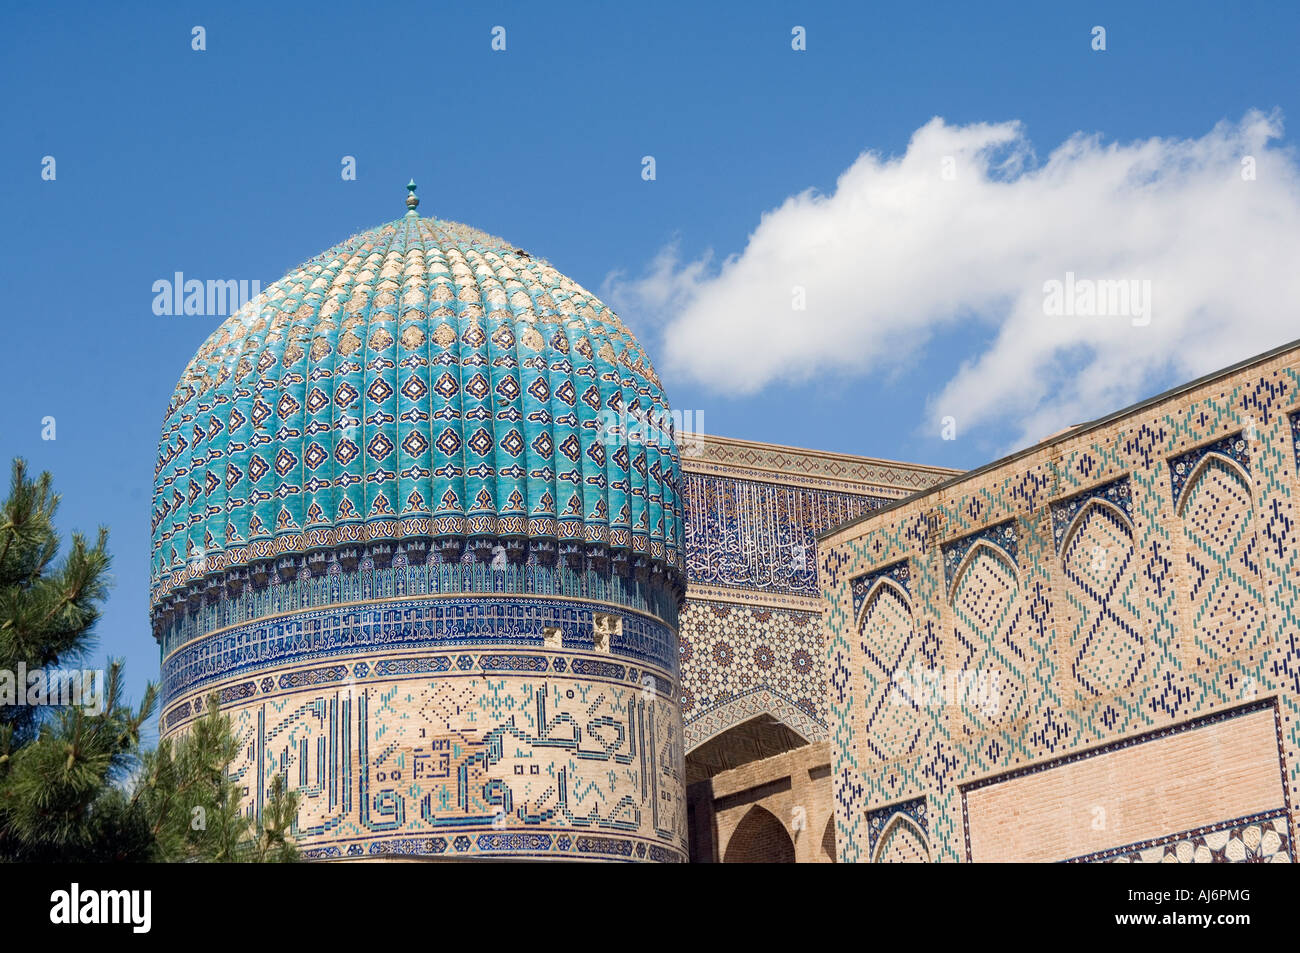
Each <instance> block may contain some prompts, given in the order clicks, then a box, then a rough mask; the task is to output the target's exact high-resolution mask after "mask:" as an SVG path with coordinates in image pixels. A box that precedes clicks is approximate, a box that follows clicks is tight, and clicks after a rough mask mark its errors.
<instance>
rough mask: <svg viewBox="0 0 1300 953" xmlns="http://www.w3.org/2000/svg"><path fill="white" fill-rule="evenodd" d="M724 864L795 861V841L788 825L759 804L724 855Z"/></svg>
mask: <svg viewBox="0 0 1300 953" xmlns="http://www.w3.org/2000/svg"><path fill="white" fill-rule="evenodd" d="M722 862H723V863H724V864H793V863H794V841H792V840H791V839H790V835H789V834H788V833H787V832H786V829H785V826H784V825H783V824H782V823H781V822H780V821H779V820H777V818H776V815H774V814H773V813H772V812H771V811H769V810H767V808H765V807H761V806H759V805H757V804H755V805H754V806H753V807H751V808H750V809H749V811H748V813H746V814H745V816H744V817H743V818H741V821H740V823H739V824H737V825H736V829H735V831H733V832H732V835H731V838H730V840H728V841H727V850H726V853H725V854H723V858H722Z"/></svg>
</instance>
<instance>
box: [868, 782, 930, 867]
mask: <svg viewBox="0 0 1300 953" xmlns="http://www.w3.org/2000/svg"><path fill="white" fill-rule="evenodd" d="M927 824H928V820H927V818H926V801H925V798H923V797H922V798H915V799H913V800H911V801H905V802H903V803H902V804H894V805H891V806H889V807H884V808H879V809H877V810H874V811H871V812H870V813H869V814H868V815H867V827H868V830H869V832H870V837H871V844H872V848H871V858H872V862H873V863H877V864H924V863H929V860H930V845H929V841H928V839H927V835H926V829H927Z"/></svg>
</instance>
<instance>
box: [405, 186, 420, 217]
mask: <svg viewBox="0 0 1300 953" xmlns="http://www.w3.org/2000/svg"><path fill="white" fill-rule="evenodd" d="M406 193H407V194H406V217H407V218H419V217H420V213H419V212H417V211H416V208H418V207H419V205H420V197H419V196H418V195H416V194H415V179H412V180H411V181H410V182H408V183H406Z"/></svg>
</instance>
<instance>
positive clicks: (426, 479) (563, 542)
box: [152, 215, 812, 608]
mask: <svg viewBox="0 0 1300 953" xmlns="http://www.w3.org/2000/svg"><path fill="white" fill-rule="evenodd" d="M666 410H667V404H666V401H665V398H664V395H663V391H662V386H661V384H660V381H659V378H658V377H657V375H656V374H655V372H654V369H653V367H652V366H651V365H650V363H649V361H648V359H647V357H646V355H645V352H644V351H643V350H642V349H641V347H640V345H639V344H638V343H637V342H636V340H635V338H634V337H633V336H632V335H631V333H630V332H629V331H628V330H627V328H626V327H625V326H624V325H623V323H622V321H621V320H620V319H619V318H618V317H617V316H616V315H615V314H614V313H613V312H612V311H610V310H609V309H608V308H607V307H606V306H605V305H604V304H602V303H601V302H600V301H599V300H598V299H597V298H596V297H595V296H594V295H592V294H591V293H590V292H588V291H586V290H585V289H584V288H582V287H581V286H580V285H578V284H576V283H575V282H573V281H571V280H570V279H569V278H567V277H566V276H564V275H562V274H561V273H560V272H558V271H556V270H555V269H554V268H553V267H551V266H550V265H549V264H548V263H547V262H545V261H543V260H541V259H536V258H533V257H531V256H529V255H528V254H527V253H526V252H523V251H521V250H519V249H516V248H515V247H514V246H513V245H512V244H510V243H509V242H506V241H504V240H502V239H499V238H495V237H493V236H491V235H488V234H486V233H484V232H480V231H478V230H476V229H473V228H469V227H467V226H464V225H460V224H457V223H454V222H447V221H443V220H441V219H435V218H421V217H419V216H418V215H409V216H407V217H406V218H403V219H399V220H397V221H395V222H391V223H389V224H387V225H383V226H380V227H378V228H375V229H372V230H370V231H366V232H362V233H360V234H358V235H355V236H353V237H352V238H350V239H348V240H347V241H345V242H343V243H341V244H339V245H336V246H335V247H333V248H331V249H329V250H328V251H325V252H323V253H322V254H320V255H318V256H317V257H315V258H313V259H312V260H310V261H308V262H306V263H304V264H303V265H301V266H300V267H298V268H297V269H295V270H294V271H292V272H290V273H289V274H288V275H286V276H285V277H284V278H282V279H281V280H279V281H277V282H275V283H274V284H272V285H270V286H269V287H268V288H267V289H266V290H265V292H264V293H263V294H262V295H261V296H259V297H258V298H257V299H255V300H254V301H252V302H250V303H249V304H248V305H247V306H245V307H244V308H242V309H240V310H239V311H238V312H236V313H235V314H234V315H232V316H231V317H230V318H228V319H227V320H226V321H224V322H223V323H222V324H221V326H220V327H219V328H217V330H216V331H214V332H213V333H212V335H211V336H210V337H209V338H208V340H207V341H206V342H205V343H204V344H203V346H202V347H200V348H199V350H198V352H197V354H196V355H195V356H194V358H193V360H192V361H191V362H190V364H189V365H188V366H187V367H186V368H185V371H184V372H183V373H182V375H181V377H180V381H179V383H178V384H177V385H176V389H175V392H174V395H173V396H172V399H171V400H170V402H169V403H168V406H167V411H166V416H165V419H164V423H163V429H162V436H161V439H160V443H159V450H158V458H157V464H156V468H155V487H154V497H153V514H152V515H153V561H152V590H153V592H152V598H153V603H154V606H155V608H159V607H163V605H164V601H165V600H168V599H169V598H170V597H171V596H173V595H174V594H177V593H182V594H183V592H184V589H185V588H186V587H187V586H188V585H190V584H191V583H194V582H196V581H201V580H204V579H206V578H207V577H209V576H210V575H211V574H214V573H224V572H227V571H229V570H232V569H236V568H239V567H243V566H248V565H250V564H253V563H256V562H257V561H258V560H265V559H276V558H279V557H289V556H299V557H301V556H304V555H306V554H308V553H310V552H314V551H320V550H331V549H336V548H339V547H346V546H348V545H363V544H365V543H367V542H371V541H376V540H381V541H382V540H387V541H391V542H396V541H399V540H403V539H407V538H418V539H429V540H447V541H452V542H456V543H458V544H459V543H463V542H471V543H475V544H483V545H482V546H479V547H478V548H479V549H480V551H481V552H485V551H486V549H485V547H487V546H489V545H490V544H492V543H496V542H498V541H506V540H512V539H513V540H523V539H529V540H532V541H533V542H535V543H539V544H545V545H546V546H549V547H551V549H552V550H554V549H555V548H557V547H558V548H560V549H561V551H565V552H573V553H580V551H581V550H582V548H584V547H587V546H604V547H609V548H610V549H613V550H618V551H623V552H626V553H628V554H630V558H631V559H632V560H633V561H637V560H640V561H642V562H644V564H645V565H646V566H653V567H656V568H657V569H658V571H660V572H662V573H667V574H669V575H670V576H676V575H678V574H679V573H680V571H681V569H682V566H683V552H682V542H683V540H682V535H681V533H682V525H681V512H682V505H681V500H680V498H679V497H678V491H679V489H680V477H679V474H678V465H679V458H678V454H677V449H676V447H675V445H674V444H673V442H672V440H671V438H670V437H669V436H668V435H667V434H666V433H661V432H659V431H656V434H655V437H656V439H654V440H642V439H640V436H638V437H637V438H636V439H635V440H632V439H630V438H629V436H628V434H627V433H626V432H625V431H624V430H621V429H620V430H619V431H617V432H615V431H612V430H610V429H609V428H605V427H602V423H603V422H604V421H606V420H607V419H610V416H609V415H618V414H622V413H627V414H639V415H645V414H649V415H652V416H653V417H654V418H655V419H658V418H659V416H660V415H661V414H663V413H665V412H666ZM809 561H810V562H811V561H812V560H811V559H810V560H809Z"/></svg>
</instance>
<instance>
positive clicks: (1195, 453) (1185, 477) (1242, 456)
mask: <svg viewBox="0 0 1300 953" xmlns="http://www.w3.org/2000/svg"><path fill="white" fill-rule="evenodd" d="M1213 457H1219V458H1220V459H1223V460H1227V461H1229V462H1230V463H1236V464H1237V465H1238V466H1239V467H1240V468H1241V472H1242V473H1243V474H1245V476H1246V478H1247V480H1249V478H1250V450H1249V448H1247V446H1246V440H1245V438H1244V437H1243V435H1242V434H1233V435H1232V436H1230V437H1224V438H1223V439H1222V440H1216V441H1214V442H1213V443H1210V444H1206V445H1205V446H1203V447H1196V448H1194V449H1192V450H1189V451H1187V452H1186V453H1181V454H1179V455H1178V456H1176V457H1173V458H1171V459H1170V461H1169V484H1170V488H1171V489H1172V491H1173V496H1174V505H1175V506H1178V507H1181V505H1182V498H1183V492H1184V491H1185V490H1186V488H1187V487H1188V485H1189V484H1190V483H1191V482H1193V481H1194V480H1195V477H1196V475H1197V473H1198V472H1199V467H1200V466H1202V465H1203V464H1205V463H1206V462H1208V459H1207V458H1213Z"/></svg>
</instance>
